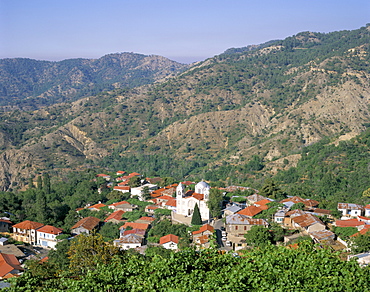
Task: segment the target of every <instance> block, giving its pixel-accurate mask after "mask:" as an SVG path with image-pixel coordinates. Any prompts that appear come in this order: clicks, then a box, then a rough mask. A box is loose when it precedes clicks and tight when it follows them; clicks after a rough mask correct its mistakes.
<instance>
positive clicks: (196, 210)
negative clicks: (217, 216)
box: [191, 204, 202, 225]
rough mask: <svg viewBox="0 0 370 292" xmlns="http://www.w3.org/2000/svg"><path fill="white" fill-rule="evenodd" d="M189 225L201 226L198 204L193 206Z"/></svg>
mask: <svg viewBox="0 0 370 292" xmlns="http://www.w3.org/2000/svg"><path fill="white" fill-rule="evenodd" d="M191 225H202V217H201V216H200V211H199V207H198V204H195V206H194V211H193V216H192V217H191Z"/></svg>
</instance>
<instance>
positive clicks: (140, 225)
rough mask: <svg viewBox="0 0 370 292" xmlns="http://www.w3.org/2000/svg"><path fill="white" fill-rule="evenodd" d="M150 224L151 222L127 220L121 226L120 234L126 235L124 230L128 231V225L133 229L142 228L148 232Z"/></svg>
mask: <svg viewBox="0 0 370 292" xmlns="http://www.w3.org/2000/svg"><path fill="white" fill-rule="evenodd" d="M149 225H150V224H149V223H138V222H126V223H125V224H124V225H122V226H121V227H120V228H119V230H120V236H121V237H122V236H123V235H124V232H125V231H126V228H127V227H131V228H132V229H141V230H144V231H145V232H146V230H147V229H148V228H149Z"/></svg>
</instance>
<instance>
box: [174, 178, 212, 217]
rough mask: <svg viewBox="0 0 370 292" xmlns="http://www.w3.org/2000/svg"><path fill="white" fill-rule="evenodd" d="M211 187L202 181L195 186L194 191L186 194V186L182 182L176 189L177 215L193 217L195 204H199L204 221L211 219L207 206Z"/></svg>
mask: <svg viewBox="0 0 370 292" xmlns="http://www.w3.org/2000/svg"><path fill="white" fill-rule="evenodd" d="M210 189H211V187H210V186H209V185H208V184H207V183H206V182H205V181H201V182H199V183H197V184H196V185H195V192H194V191H187V192H186V193H185V186H184V185H183V184H182V183H181V182H180V183H179V185H178V186H177V188H176V213H177V214H180V215H183V216H192V215H193V211H194V207H195V204H198V207H199V211H200V215H201V217H202V221H205V220H209V219H210V212H209V208H208V206H207V202H208V200H209V190H210Z"/></svg>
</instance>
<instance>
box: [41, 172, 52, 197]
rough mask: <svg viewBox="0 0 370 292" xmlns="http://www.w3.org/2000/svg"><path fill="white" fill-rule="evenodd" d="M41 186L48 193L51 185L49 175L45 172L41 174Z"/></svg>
mask: <svg viewBox="0 0 370 292" xmlns="http://www.w3.org/2000/svg"><path fill="white" fill-rule="evenodd" d="M42 188H43V190H44V191H45V194H50V192H51V185H50V176H49V174H48V173H47V172H45V173H44V174H43V175H42Z"/></svg>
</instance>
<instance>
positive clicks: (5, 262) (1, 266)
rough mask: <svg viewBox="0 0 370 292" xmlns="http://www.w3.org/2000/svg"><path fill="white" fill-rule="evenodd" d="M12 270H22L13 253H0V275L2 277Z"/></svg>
mask: <svg viewBox="0 0 370 292" xmlns="http://www.w3.org/2000/svg"><path fill="white" fill-rule="evenodd" d="M13 270H19V271H23V268H22V267H21V264H20V262H19V261H18V260H17V258H16V257H15V255H13V254H5V253H0V277H4V276H5V275H7V274H9V273H10V272H11V271H13Z"/></svg>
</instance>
